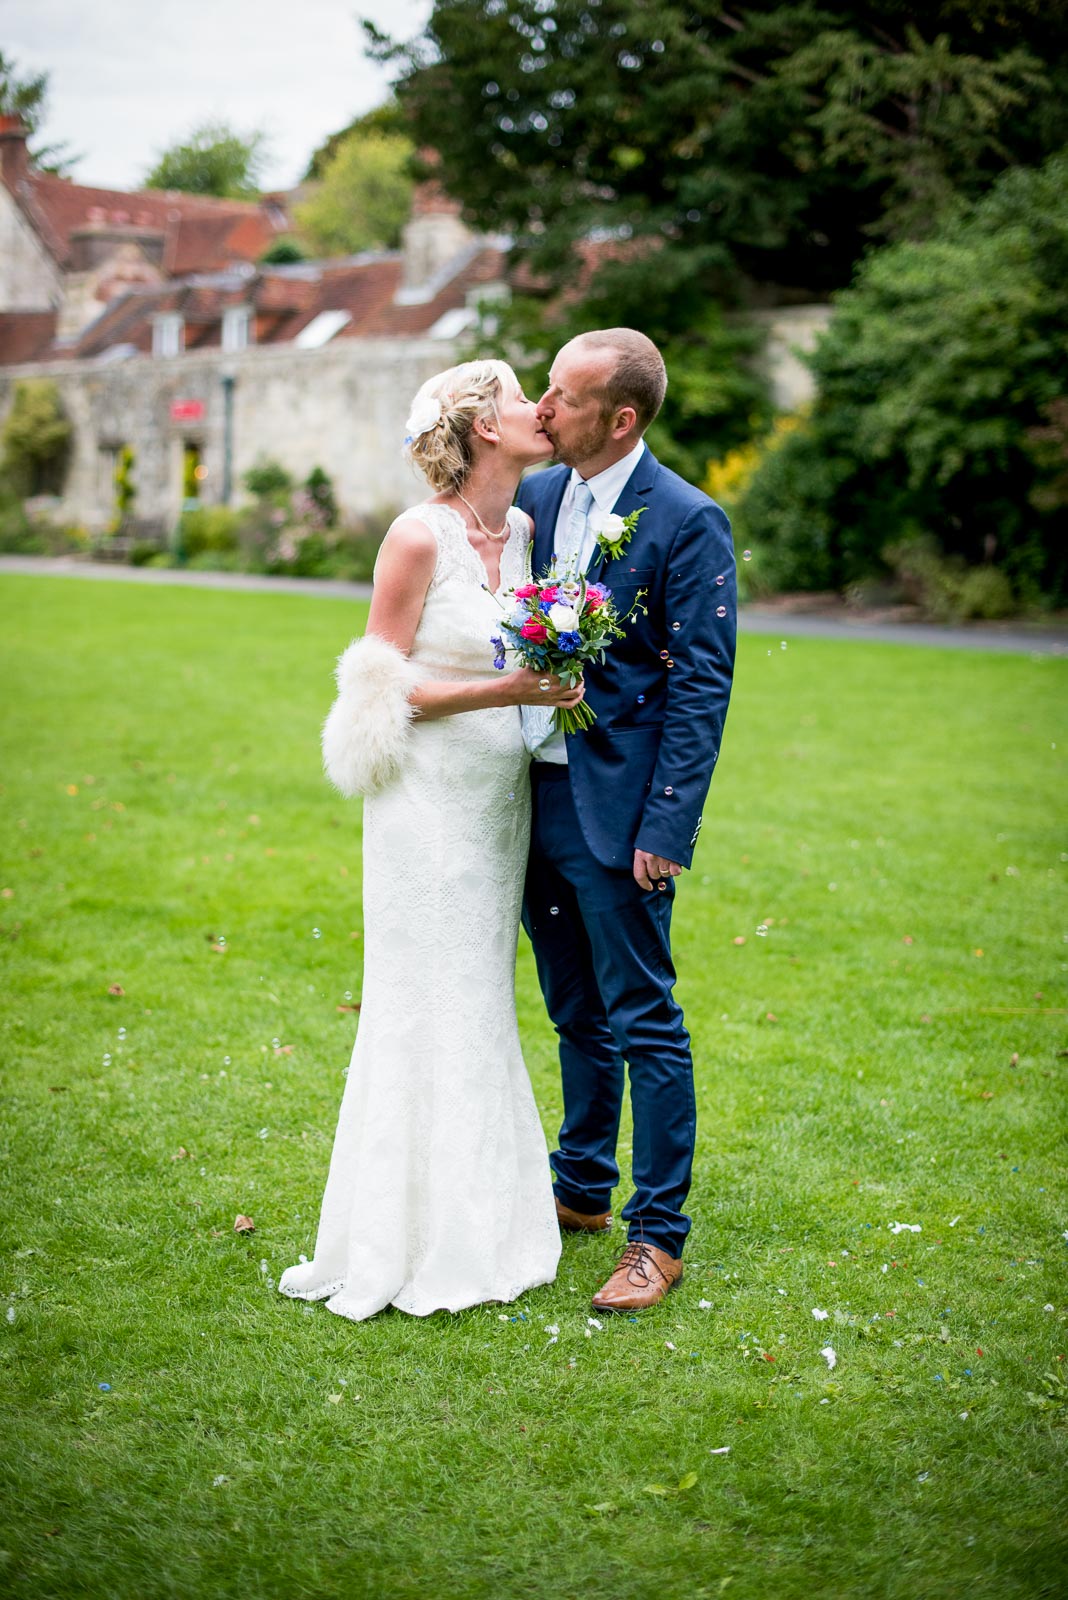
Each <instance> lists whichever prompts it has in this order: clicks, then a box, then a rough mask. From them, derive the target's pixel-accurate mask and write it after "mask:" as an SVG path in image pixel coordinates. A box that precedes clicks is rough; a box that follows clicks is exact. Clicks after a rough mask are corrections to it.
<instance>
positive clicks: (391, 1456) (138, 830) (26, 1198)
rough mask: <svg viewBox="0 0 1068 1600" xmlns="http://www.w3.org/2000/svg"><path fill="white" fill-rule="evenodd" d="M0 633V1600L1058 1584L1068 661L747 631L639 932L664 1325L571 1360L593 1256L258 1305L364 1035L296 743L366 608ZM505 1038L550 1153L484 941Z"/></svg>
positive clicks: (347, 864)
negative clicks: (539, 1283)
mask: <svg viewBox="0 0 1068 1600" xmlns="http://www.w3.org/2000/svg"><path fill="white" fill-rule="evenodd" d="M0 596H2V601H3V614H4V617H5V622H6V626H5V628H4V630H3V638H2V640H0V655H2V659H3V682H4V684H5V698H4V714H3V751H4V754H3V770H2V775H0V776H2V793H0V809H2V815H3V819H4V829H3V839H4V847H5V854H4V861H5V866H4V868H3V872H2V887H3V891H4V898H3V900H0V961H2V965H3V990H4V994H5V997H6V1004H5V1007H4V1019H3V1023H2V1039H3V1054H2V1070H3V1086H2V1089H3V1116H2V1120H0V1149H2V1166H0V1172H2V1175H3V1177H2V1181H3V1185H4V1191H5V1192H4V1200H3V1213H2V1223H0V1243H2V1253H0V1263H2V1275H0V1294H2V1298H3V1302H4V1305H5V1306H6V1307H7V1308H8V1310H7V1321H2V1320H0V1356H2V1363H3V1365H2V1369H0V1375H2V1389H0V1393H2V1406H3V1423H2V1426H3V1437H4V1440H5V1448H4V1450H3V1452H2V1456H0V1482H2V1486H3V1487H2V1495H3V1513H2V1521H0V1527H2V1531H0V1546H2V1553H0V1588H3V1589H4V1590H5V1591H6V1592H9V1593H11V1594H12V1595H16V1596H17V1595H27V1596H29V1595H32V1596H34V1597H35V1600H41V1597H52V1596H94V1597H95V1596H107V1597H120V1600H125V1597H127V1596H138V1597H141V1596H144V1597H151V1600H157V1597H168V1600H169V1597H182V1600H185V1597H196V1600H200V1597H210V1600H216V1597H219V1600H223V1597H226V1600H229V1597H234V1600H259V1597H270V1600H274V1597H281V1596H283V1595H285V1596H289V1595H294V1596H323V1597H327V1596H338V1597H342V1596H344V1597H346V1600H359V1597H363V1596H374V1597H379V1596H381V1597H389V1600H402V1597H403V1600H407V1597H413V1600H414V1597H416V1596H418V1597H420V1600H422V1597H424V1596H426V1595H428V1594H435V1595H436V1594H442V1595H448V1596H450V1597H452V1596H455V1597H460V1600H466V1597H472V1600H474V1597H483V1596H492V1597H496V1596H505V1595H514V1594H521V1595H527V1596H531V1597H542V1596H544V1597H550V1596H551V1597H553V1600H568V1597H571V1596H579V1595H585V1594H588V1593H598V1594H605V1595H610V1596H613V1597H620V1600H654V1597H655V1600H674V1597H675V1596H686V1597H687V1600H699V1597H702V1596H718V1595H720V1594H723V1593H729V1595H730V1597H731V1600H765V1597H767V1600H808V1597H809V1596H810V1595H811V1594H812V1593H815V1592H819V1593H820V1594H821V1595H823V1596H828V1597H842V1600H844V1597H858V1600H868V1597H877V1600H916V1597H923V1600H950V1597H956V1596H963V1595H967V1596H968V1597H969V1600H984V1597H995V1596H996V1597H998V1600H1016V1597H1021V1600H1024V1597H1026V1600H1035V1597H1039V1596H1053V1595H1055V1594H1059V1593H1061V1592H1063V1591H1062V1590H1061V1588H1060V1584H1061V1582H1062V1579H1063V1572H1064V1561H1065V1557H1066V1551H1065V1539H1064V1523H1063V1510H1064V1477H1063V1471H1064V1454H1065V1449H1064V1446H1065V1438H1066V1434H1065V1419H1066V1413H1068V1405H1066V1403H1065V1395H1066V1391H1065V1388H1064V1384H1063V1379H1064V1376H1065V1374H1064V1365H1065V1363H1064V1361H1063V1359H1062V1358H1063V1357H1064V1356H1065V1354H1066V1353H1068V1331H1066V1327H1065V1319H1066V1300H1068V1296H1066V1292H1065V1278H1064V1269H1065V1263H1066V1252H1068V1242H1066V1238H1065V1235H1064V1230H1065V1229H1068V1205H1066V1201H1065V1193H1064V1181H1063V1180H1064V1137H1063V1136H1064V1118H1063V1105H1064V1081H1063V1080H1064V1076H1065V1066H1066V1061H1065V1051H1064V1046H1065V1042H1066V1041H1065V1037H1064V1034H1065V1029H1064V1022H1065V1006H1066V1000H1065V989H1066V985H1065V969H1066V962H1068V946H1066V945H1065V943H1064V942H1063V939H1064V927H1065V922H1064V916H1063V906H1064V900H1063V880H1064V872H1065V867H1064V861H1065V857H1064V856H1063V855H1061V854H1059V848H1060V843H1061V842H1063V841H1059V840H1058V839H1057V838H1056V837H1055V818H1056V815H1057V808H1058V804H1059V802H1061V801H1062V799H1063V794H1064V777H1065V774H1064V751H1065V748H1066V744H1065V741H1066V739H1068V732H1066V729H1065V726H1064V720H1065V719H1064V706H1065V692H1064V691H1065V678H1066V671H1068V669H1066V664H1065V663H1064V662H1063V661H1057V660H1053V659H1050V658H1048V657H1047V658H1042V659H1038V658H1035V659H1028V658H1027V657H1005V656H994V655H990V656H984V655H975V654H971V653H968V654H965V653H960V654H955V653H953V652H949V651H946V652H938V651H927V650H917V649H909V648H903V647H899V646H892V645H874V644H863V643H856V642H851V641H850V642H842V643H837V642H815V641H788V648H785V649H783V648H780V645H779V641H778V640H765V639H756V638H746V639H744V640H743V644H742V650H741V656H740V662H739V672H738V682H737V689H736V694H735V702H734V705H733V708H732V711H731V717H730V722H729V725H728V737H727V742H726V746H725V753H724V758H723V762H722V764H721V768H720V771H719V772H718V774H717V777H716V780H715V784H714V786H713V792H712V795H711V797H710V802H709V805H708V807H707V808H706V821H705V827H704V831H703V834H702V839H701V845H700V849H699V852H698V856H697V860H696V864H695V871H694V872H693V873H692V874H691V875H688V877H687V879H686V881H685V884H684V887H683V890H682V893H681V895H680V900H679V904H678V909H677V920H676V950H677V955H678V960H679V964H680V968H681V979H680V984H679V993H680V997H681V999H682V1001H683V1003H684V1006H685V1009H686V1013H687V1018H688V1021H689V1024H690V1027H691V1031H692V1033H693V1036H694V1045H695V1055H696V1060H697V1063H698V1104H699V1118H700V1122H699V1148H698V1157H697V1164H696V1173H695V1182H694V1189H693V1194H692V1198H691V1207H690V1209H691V1211H692V1214H693V1217H694V1229H693V1234H692V1239H691V1246H690V1249H689V1251H688V1255H687V1263H688V1265H687V1276H686V1280H685V1283H684V1285H683V1287H682V1289H681V1290H680V1292H679V1293H678V1294H677V1295H675V1296H673V1297H672V1299H671V1300H670V1301H669V1302H667V1303H666V1304H665V1305H664V1306H663V1307H662V1308H660V1309H659V1310H658V1311H656V1312H654V1313H652V1314H649V1315H646V1316H644V1317H642V1318H641V1319H636V1320H630V1319H628V1318H626V1317H621V1318H617V1319H614V1320H612V1319H607V1318H605V1319H602V1322H603V1326H602V1327H601V1328H599V1329H598V1328H593V1327H590V1326H589V1325H588V1323H587V1315H588V1311H589V1307H588V1297H589V1295H590V1294H591V1292H592V1291H593V1290H594V1289H595V1288H596V1287H597V1286H598V1285H599V1283H600V1282H601V1281H602V1280H603V1278H604V1277H605V1276H606V1275H607V1272H608V1270H609V1268H610V1266H611V1264H612V1262H613V1260H614V1254H615V1252H616V1251H617V1250H618V1247H619V1244H618V1240H617V1241H616V1243H615V1244H614V1245H613V1244H612V1243H611V1242H609V1241H606V1240H601V1239H568V1240H567V1241H566V1242H565V1247H564V1256H563V1261H562V1263H561V1269H560V1273H559V1277H558V1280H557V1282H556V1284H555V1285H553V1286H551V1287H548V1288H545V1289H542V1290H538V1291H536V1292H534V1293H531V1294H530V1295H528V1296H527V1297H526V1298H525V1299H524V1300H523V1301H522V1302H520V1304H519V1305H517V1306H512V1307H508V1308H507V1309H505V1308H502V1307H499V1306H492V1307H486V1308H478V1309H475V1310H472V1311H469V1312H466V1313H464V1314H462V1315H459V1316H455V1317H448V1316H436V1317H433V1318H430V1319H427V1320H426V1321H416V1320H414V1319H411V1318H408V1317H405V1316H403V1315H400V1314H398V1313H387V1314H385V1315H383V1316H381V1317H379V1318H377V1319H375V1320H374V1321H372V1322H370V1323H365V1324H361V1325H354V1324H350V1323H346V1322H344V1321H342V1320H341V1319H339V1318H335V1317H333V1316H331V1315H330V1313H328V1312H327V1311H326V1310H325V1309H324V1308H323V1307H322V1306H303V1305H301V1304H300V1303H297V1302H293V1301H288V1300H285V1299H283V1298H282V1297H280V1296H279V1295H278V1294H277V1291H276V1290H275V1289H274V1288H273V1284H274V1282H275V1281H276V1280H277V1277H278V1274H279V1273H280V1271H281V1270H282V1269H283V1268H284V1267H285V1266H286V1265H288V1264H289V1263H291V1262H293V1261H295V1260H296V1259H297V1255H298V1253H299V1252H301V1251H305V1252H308V1253H310V1250H311V1245H312V1240H313V1237H314V1229H315V1223H316V1219H317V1214H318V1203H319V1199H320V1196H321V1193H322V1187H323V1182H324V1179H325V1173H326V1164H327V1160H328V1157H329V1152H330V1146H331V1141H332V1137H333V1129H334V1121H335V1117H336V1111H337V1105H338V1101H339V1098H340V1092H341V1087H342V1071H343V1068H344V1066H345V1065H346V1063H347V1060H348V1054H349V1050H350V1047H351V1042H352V1038H353V1035H354V1031H355V1021H356V1019H355V1016H354V1015H353V1013H352V1012H351V1011H344V1010H340V1009H339V1007H341V1006H344V1005H347V1004H350V1003H353V1002H351V1000H350V999H349V998H348V997H349V996H351V995H352V994H353V993H354V992H355V993H356V995H357V998H358V991H359V981H360V856H359V818H358V811H357V810H356V808H354V807H351V806H347V805H345V804H343V803H342V802H341V801H339V800H338V799H336V798H335V797H332V794H331V792H330V791H329V790H328V789H327V788H326V786H325V784H324V783H323V781H322V779H321V778H320V774H319V763H318V751H317V744H316V735H317V728H318V723H319V721H320V719H321V717H322V715H323V713H324V712H325V709H326V706H327V704H328V702H329V697H330V688H331V685H330V680H329V667H330V664H331V662H332V660H333V658H334V656H335V655H336V654H337V652H338V651H339V649H340V648H341V647H342V646H343V645H344V644H345V643H346V642H347V641H348V639H349V637H350V636H351V634H352V633H353V632H357V631H359V628H360V626H361V624H362V616H363V613H362V610H361V609H360V608H358V607H353V606H351V605H348V604H346V603H344V602H341V601H332V600H330V601H328V600H322V599H311V598H305V597H292V596H277V595H258V594H257V595H230V594H226V593H214V592H208V593H205V592H200V591H194V590H186V589H166V590H157V589H147V588H145V589H142V588H140V587H137V586H127V585H119V584H115V585H111V584H103V583H94V584H92V585H89V584H85V583H78V582H76V581H67V580H58V579H38V578H8V579H6V580H4V581H3V583H2V585H0ZM769 646H770V648H769ZM9 891H10V892H9ZM762 925H763V926H765V927H766V932H765V933H762V934H761V933H758V928H760V927H761V926H762ZM316 929H317V930H318V936H316V935H315V933H314V932H313V930H316ZM743 940H744V943H743V942H742V941H743ZM220 947H221V948H220ZM113 984H119V985H121V987H122V989H123V990H124V994H123V995H122V996H121V997H120V996H111V995H109V993H108V989H109V985H113ZM519 999H520V1010H521V1022H522V1026H523V1032H524V1039H525V1045H526V1051H527V1060H528V1064H529V1067H530V1071H531V1074H532V1077H533V1080H534V1084H535V1089H536V1092H537V1097H538V1101H539V1104H540V1105H541V1107H542V1109H543V1112H544V1119H545V1124H546V1128H547V1131H548V1132H549V1133H550V1134H551V1133H552V1132H553V1131H554V1130H555V1126H556V1121H557V1118H558V1116H559V1110H560V1093H559V1085H558V1079H557V1074H556V1070H555V1065H554V1052H553V1041H552V1038H551V1035H550V1030H549V1028H548V1025H547V1023H546V1021H545V1019H544V1016H543V1014H542V1012H541V1009H540V1006H539V1002H538V998H537V992H536V984H535V980H534V975H533V967H532V963H531V960H530V957H529V952H528V950H527V949H526V948H525V946H524V948H523V949H522V950H521V955H520V963H519ZM122 1030H125V1031H124V1032H123V1031H122ZM626 1137H627V1138H629V1135H627V1136H626ZM183 1152H185V1153H183ZM622 1198H625V1192H624V1194H622V1195H621V1196H620V1199H622ZM239 1212H244V1213H248V1214H250V1215H251V1216H252V1217H253V1218H254V1219H255V1223H256V1232H255V1235H254V1237H253V1238H251V1239H249V1238H243V1237H240V1236H238V1235H236V1234H235V1233H234V1230H233V1223H234V1218H235V1216H236V1215H237V1214H238V1213H239ZM894 1223H907V1224H910V1225H919V1227H920V1228H921V1230H922V1231H919V1232H911V1231H908V1232H905V1231H902V1232H898V1233H896V1234H895V1233H894V1232H892V1231H891V1226H892V1225H893V1224H894ZM705 1302H709V1303H710V1304H704V1303H705ZM1051 1307H1052V1309H1050V1308H1051ZM814 1309H818V1310H821V1311H826V1312H827V1313H828V1314H827V1316H826V1318H825V1319H819V1320H817V1319H816V1318H814V1316H813V1310H814ZM546 1325H556V1326H558V1327H559V1330H560V1331H559V1338H558V1342H556V1343H555V1344H552V1343H550V1342H549V1336H548V1335H547V1334H546V1333H545V1331H544V1329H545V1327H546ZM825 1346H829V1347H832V1348H833V1350H834V1352H835V1354H836V1357H837V1365H836V1366H835V1367H834V1369H833V1370H831V1369H830V1368H829V1365H828V1362H827V1358H825V1357H823V1356H821V1354H820V1351H821V1349H822V1348H823V1347H825ZM980 1352H981V1353H980ZM725 1447H729V1451H728V1453H719V1454H717V1453H715V1452H722V1451H724V1449H725ZM691 1480H692V1481H691ZM680 1485H688V1486H683V1487H680Z"/></svg>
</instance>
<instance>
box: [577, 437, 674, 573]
mask: <svg viewBox="0 0 1068 1600" xmlns="http://www.w3.org/2000/svg"><path fill="white" fill-rule="evenodd" d="M659 470H660V463H659V461H657V459H656V457H655V456H654V455H653V452H652V451H651V450H650V449H649V446H648V445H646V447H645V452H644V454H643V455H642V458H641V460H640V461H639V462H638V465H637V466H636V467H635V469H634V471H633V472H632V473H631V475H630V477H629V478H628V479H627V481H626V483H625V484H624V485H623V488H622V491H621V492H620V496H619V499H618V500H617V501H616V503H615V505H614V506H613V507H612V510H613V512H614V513H615V515H616V516H617V517H629V516H630V514H631V512H632V511H637V510H638V508H639V506H644V505H646V504H648V501H647V499H646V496H647V495H648V494H649V492H650V490H651V489H652V487H653V483H654V481H655V479H656V475H657V473H658V471H659ZM562 498H563V496H562V495H561V499H562ZM638 527H639V528H640V527H641V522H640V521H639V523H638ZM626 553H627V552H626V550H624V552H623V555H622V556H621V557H620V560H621V561H622V560H623V559H624V557H625V556H626ZM609 559H610V558H609V557H608V556H606V555H605V553H604V551H603V550H602V549H601V547H600V545H595V546H594V551H593V556H592V557H591V559H590V564H589V567H588V568H587V570H586V577H587V578H588V579H589V580H590V581H591V582H594V583H596V582H598V581H599V579H600V577H601V575H602V573H603V572H604V569H605V567H606V566H607V565H608V562H609Z"/></svg>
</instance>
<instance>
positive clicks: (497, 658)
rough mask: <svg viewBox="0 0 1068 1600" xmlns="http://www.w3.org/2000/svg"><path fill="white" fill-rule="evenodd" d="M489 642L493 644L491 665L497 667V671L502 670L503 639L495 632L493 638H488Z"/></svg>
mask: <svg viewBox="0 0 1068 1600" xmlns="http://www.w3.org/2000/svg"><path fill="white" fill-rule="evenodd" d="M490 644H491V645H492V646H493V665H494V666H495V667H496V668H497V671H498V672H503V671H504V661H505V656H504V640H503V639H502V638H501V636H500V634H499V633H495V634H494V636H493V638H492V639H491V640H490Z"/></svg>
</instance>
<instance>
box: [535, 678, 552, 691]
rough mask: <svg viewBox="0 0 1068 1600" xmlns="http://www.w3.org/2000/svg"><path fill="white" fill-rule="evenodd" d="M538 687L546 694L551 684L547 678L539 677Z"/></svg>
mask: <svg viewBox="0 0 1068 1600" xmlns="http://www.w3.org/2000/svg"><path fill="white" fill-rule="evenodd" d="M538 688H539V689H540V690H541V692H542V694H548V692H549V690H550V689H551V688H552V684H551V683H550V682H549V680H548V678H539V679H538Z"/></svg>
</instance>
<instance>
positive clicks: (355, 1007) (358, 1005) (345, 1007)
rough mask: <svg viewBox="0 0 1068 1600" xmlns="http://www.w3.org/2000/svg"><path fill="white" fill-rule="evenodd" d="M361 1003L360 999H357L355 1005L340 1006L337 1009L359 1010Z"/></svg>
mask: <svg viewBox="0 0 1068 1600" xmlns="http://www.w3.org/2000/svg"><path fill="white" fill-rule="evenodd" d="M360 1004H361V1002H360V1001H359V1000H357V1001H356V1003H355V1005H351V1006H338V1008H337V1009H338V1010H339V1011H359V1009H360Z"/></svg>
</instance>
